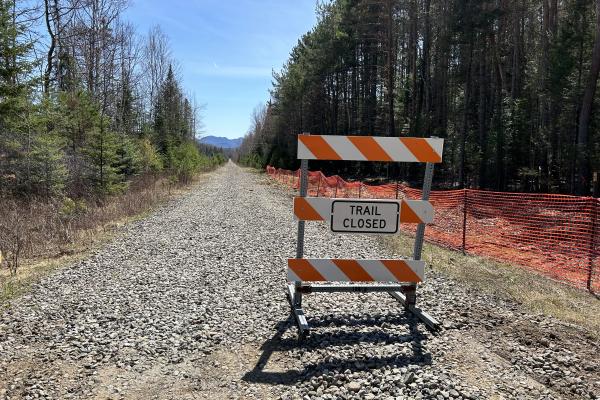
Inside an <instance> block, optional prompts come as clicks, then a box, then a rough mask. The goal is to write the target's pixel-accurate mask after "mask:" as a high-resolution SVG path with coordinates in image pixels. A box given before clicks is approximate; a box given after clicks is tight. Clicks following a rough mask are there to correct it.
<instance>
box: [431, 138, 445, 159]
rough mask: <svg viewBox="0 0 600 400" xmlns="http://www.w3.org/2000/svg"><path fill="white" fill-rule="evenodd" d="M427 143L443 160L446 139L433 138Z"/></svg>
mask: <svg viewBox="0 0 600 400" xmlns="http://www.w3.org/2000/svg"><path fill="white" fill-rule="evenodd" d="M427 143H429V145H430V146H431V148H432V149H433V150H435V152H436V153H438V154H439V155H440V158H442V153H443V152H444V139H440V138H431V139H427Z"/></svg>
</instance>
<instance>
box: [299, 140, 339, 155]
mask: <svg viewBox="0 0 600 400" xmlns="http://www.w3.org/2000/svg"><path fill="white" fill-rule="evenodd" d="M298 140H299V141H301V142H302V143H303V144H304V145H305V146H306V147H307V148H308V149H309V150H310V152H311V153H313V154H314V156H315V157H316V158H317V160H341V159H342V158H341V157H340V155H339V154H338V153H336V152H335V150H334V149H333V147H331V146H330V145H329V143H327V142H326V141H325V139H323V138H322V137H321V136H319V135H298Z"/></svg>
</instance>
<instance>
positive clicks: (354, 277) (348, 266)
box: [331, 260, 373, 282]
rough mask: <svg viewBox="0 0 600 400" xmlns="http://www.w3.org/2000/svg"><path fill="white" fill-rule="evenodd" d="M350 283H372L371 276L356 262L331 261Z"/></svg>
mask: <svg viewBox="0 0 600 400" xmlns="http://www.w3.org/2000/svg"><path fill="white" fill-rule="evenodd" d="M331 261H333V263H334V264H335V265H336V266H337V267H338V268H339V269H341V270H342V272H343V273H344V275H346V276H347V277H348V278H349V279H350V280H351V281H353V282H355V281H366V282H372V281H373V278H372V277H371V275H369V274H368V273H367V271H365V270H364V268H363V267H361V265H360V264H359V263H358V261H356V260H331Z"/></svg>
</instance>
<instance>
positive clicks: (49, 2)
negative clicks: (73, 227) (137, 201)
mask: <svg viewBox="0 0 600 400" xmlns="http://www.w3.org/2000/svg"><path fill="white" fill-rule="evenodd" d="M126 6H127V1H124V0H34V1H17V0H0V199H1V198H5V199H7V198H11V199H13V198H20V199H24V198H25V199H27V198H35V199H38V200H39V199H50V198H65V197H66V198H74V199H78V198H95V199H102V198H105V197H106V196H107V195H111V194H117V193H122V192H123V191H125V190H126V189H127V187H128V185H129V184H130V182H131V180H132V179H134V178H135V177H138V176H142V175H152V174H153V175H154V176H159V175H161V176H163V175H164V174H170V175H172V176H174V177H176V178H178V179H179V180H181V181H187V180H189V179H190V178H191V176H192V175H193V174H194V173H195V172H196V171H198V170H199V169H201V168H206V167H210V166H212V165H216V164H219V163H222V162H223V161H224V157H223V155H222V153H221V152H220V151H218V150H217V149H215V148H212V147H209V146H204V145H199V144H198V143H197V141H196V134H197V133H198V131H199V129H200V120H199V106H198V104H196V102H195V101H194V99H193V97H192V96H190V95H188V94H186V93H185V92H184V89H183V88H182V83H181V81H180V79H179V78H178V75H177V62H176V60H175V59H174V58H173V56H172V54H171V49H170V47H169V40H168V38H167V37H166V35H165V34H163V33H162V31H161V29H160V27H158V26H156V27H153V28H152V29H150V31H149V32H147V33H146V34H138V33H137V32H136V31H135V29H134V27H133V26H132V25H131V24H129V23H128V22H127V21H125V20H124V18H123V12H124V10H125V7H126ZM159 173H160V174H159Z"/></svg>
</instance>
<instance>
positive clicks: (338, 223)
mask: <svg viewBox="0 0 600 400" xmlns="http://www.w3.org/2000/svg"><path fill="white" fill-rule="evenodd" d="M399 212H400V203H399V202H398V201H381V200H334V201H333V202H332V203H331V230H332V231H333V232H338V233H387V234H391V233H396V232H398V213H399Z"/></svg>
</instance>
